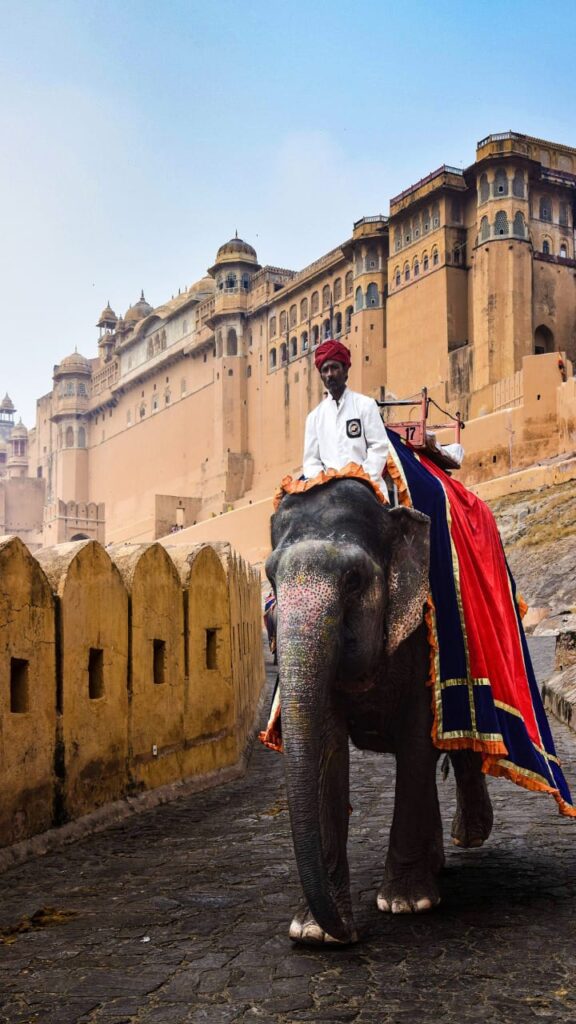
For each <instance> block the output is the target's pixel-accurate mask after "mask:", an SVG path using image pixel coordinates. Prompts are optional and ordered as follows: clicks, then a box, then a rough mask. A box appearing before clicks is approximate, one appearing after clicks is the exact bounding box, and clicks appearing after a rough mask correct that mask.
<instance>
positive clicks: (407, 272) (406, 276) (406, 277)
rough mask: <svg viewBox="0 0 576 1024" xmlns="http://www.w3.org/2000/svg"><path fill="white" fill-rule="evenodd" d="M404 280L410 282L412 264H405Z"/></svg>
mask: <svg viewBox="0 0 576 1024" xmlns="http://www.w3.org/2000/svg"><path fill="white" fill-rule="evenodd" d="M404 280H405V281H409V280H410V264H409V263H405V264H404Z"/></svg>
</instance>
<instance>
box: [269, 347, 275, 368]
mask: <svg viewBox="0 0 576 1024" xmlns="http://www.w3.org/2000/svg"><path fill="white" fill-rule="evenodd" d="M268 366H269V368H270V369H271V370H275V369H276V349H275V348H271V349H270V353H269V355H268Z"/></svg>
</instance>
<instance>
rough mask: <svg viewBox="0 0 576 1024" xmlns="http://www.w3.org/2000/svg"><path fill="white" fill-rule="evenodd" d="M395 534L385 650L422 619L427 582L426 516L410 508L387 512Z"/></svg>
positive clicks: (389, 652)
mask: <svg viewBox="0 0 576 1024" xmlns="http://www.w3.org/2000/svg"><path fill="white" fill-rule="evenodd" d="M389 516H390V519H391V520H394V526H395V531H394V532H395V537H394V541H393V548H392V560H391V562H390V566H389V569H388V599H389V605H388V654H393V652H394V651H395V650H396V648H397V647H399V646H400V644H401V643H402V641H403V640H405V639H406V637H408V636H410V634H411V633H413V632H414V630H415V629H417V627H418V626H419V625H420V623H421V622H422V608H423V606H424V602H425V600H426V598H427V596H428V591H429V589H430V585H429V582H428V570H429V564H430V519H429V517H428V516H425V515H424V514H423V513H422V512H417V511H416V509H412V508H404V507H400V508H395V509H392V510H391V512H389Z"/></svg>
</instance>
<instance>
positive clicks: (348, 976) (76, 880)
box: [0, 725, 576, 1024]
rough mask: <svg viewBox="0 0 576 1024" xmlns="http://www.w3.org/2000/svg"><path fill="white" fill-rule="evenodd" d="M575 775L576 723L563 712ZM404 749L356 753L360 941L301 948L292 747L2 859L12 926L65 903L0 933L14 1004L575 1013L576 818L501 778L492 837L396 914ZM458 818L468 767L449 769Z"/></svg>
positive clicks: (121, 1010) (532, 1017) (482, 1016)
mask: <svg viewBox="0 0 576 1024" xmlns="http://www.w3.org/2000/svg"><path fill="white" fill-rule="evenodd" d="M554 731H555V734H556V736H557V740H558V746H559V748H560V751H561V756H562V757H563V761H564V764H565V768H566V770H567V774H568V775H569V777H570V778H571V780H572V782H573V783H574V780H575V777H576V737H575V736H574V734H573V733H570V732H569V731H568V730H567V729H566V728H565V727H563V726H560V725H558V726H554ZM391 784H392V773H391V760H390V759H387V758H381V757H378V756H377V755H365V754H357V755H355V757H354V763H353V787H352V803H353V805H354V813H353V815H352V821H351V842H350V860H351V869H352V876H353V893H354V900H355V906H356V917H357V923H358V925H359V927H360V929H361V932H362V939H363V941H362V943H361V945H359V946H357V947H355V948H353V949H348V950H338V951H332V952H330V951H318V952H316V951H314V952H311V951H309V950H305V949H304V950H302V949H295V948H293V947H292V945H291V944H290V942H289V940H288V938H287V928H288V923H289V921H290V917H291V912H292V910H293V909H294V908H295V907H296V905H297V903H298V899H299V895H298V893H299V890H298V884H297V878H296V872H295V869H294V866H293V863H292V852H291V847H290V839H289V834H288V816H287V812H286V805H285V799H284V790H283V782H282V760H281V758H280V757H279V756H278V755H275V754H273V753H271V752H269V751H266V750H264V748H262V747H260V746H259V745H258V746H257V748H256V749H255V751H254V755H253V757H252V762H251V765H250V769H249V772H248V775H247V776H246V778H244V779H241V780H239V781H236V782H233V783H231V784H229V785H226V786H224V787H222V788H220V789H218V790H212V791H209V792H205V793H200V794H196V795H193V796H190V797H186V798H184V799H181V800H179V801H177V802H175V803H173V804H170V805H164V806H162V807H158V808H156V809H154V810H151V811H147V812H144V813H142V814H141V815H138V816H136V817H134V818H132V819H130V820H129V821H127V822H124V823H122V824H120V825H117V826H115V827H112V828H110V829H109V830H108V831H107V832H105V833H101V834H99V835H97V836H93V837H92V838H90V839H87V840H84V841H82V842H79V843H77V844H75V845H73V846H69V847H67V848H65V849H64V850H62V851H61V852H59V853H52V854H50V855H47V856H46V857H43V858H41V859H37V860H34V861H29V862H28V863H27V864H24V865H20V866H18V867H16V868H12V869H11V870H10V871H8V872H7V873H6V874H4V875H3V876H2V877H1V878H0V891H1V904H0V931H1V930H2V929H4V930H6V928H7V927H8V926H13V925H16V924H17V923H18V922H19V921H21V920H22V918H23V917H24V915H32V914H33V913H34V912H35V911H37V910H38V909H39V908H42V907H54V908H57V909H58V910H59V911H63V912H70V911H73V912H75V914H74V916H68V917H67V916H66V915H65V914H64V915H63V921H62V922H61V923H53V924H52V925H51V926H46V927H42V928H38V929H34V930H31V931H26V932H20V933H15V935H13V936H12V938H13V939H14V941H12V942H11V943H10V944H3V945H0V992H1V995H0V1021H1V1022H2V1024H25V1022H26V1024H32V1022H34V1024H36V1022H40V1024H135V1022H138V1024H173V1022H174V1024H184V1022H186V1024H228V1022H233V1021H237V1022H245V1024H248V1022H264V1024H296V1022H299V1021H324V1022H340V1021H354V1022H356V1024H404V1022H405V1024H428V1022H434V1024H439V1022H442V1024H444V1022H454V1024H480V1022H482V1024H496V1022H498V1024H520V1022H521V1024H527V1022H528V1024H529V1022H530V1021H539V1020H549V1021H553V1022H559V1021H560V1022H564V1021H566V1022H567V1021H571V1022H574V1021H576V990H575V985H574V978H575V975H576V971H575V966H576V823H572V822H570V821H568V820H566V819H562V818H560V817H559V816H558V815H557V814H556V810H555V804H554V802H553V801H552V800H551V799H550V798H548V797H546V796H539V795H534V794H530V793H525V792H524V791H522V790H520V789H518V788H517V787H515V786H513V785H512V784H511V783H508V782H505V781H500V780H498V781H493V782H491V790H492V796H493V800H494V806H495V815H496V827H495V831H494V835H493V838H492V839H491V840H490V842H489V844H488V845H487V847H486V848H485V849H483V850H479V851H470V852H468V853H462V852H457V851H456V850H452V849H450V850H449V852H448V860H447V869H446V872H445V876H444V885H443V892H444V901H443V903H442V905H441V907H440V908H439V909H438V910H437V911H436V912H434V913H432V914H429V915H422V916H418V917H394V918H390V917H388V916H385V915H382V914H379V913H378V911H377V910H376V907H375V889H376V886H377V884H378V882H379V879H380V872H381V864H382V857H383V851H384V846H385V841H386V835H387V830H388V824H389V821H390V807H391V802H392V790H391ZM440 791H441V799H442V806H443V815H444V820H445V824H446V828H447V829H448V826H449V822H450V818H451V812H452V808H453V779H452V776H450V777H449V779H448V780H447V781H446V782H441V783H440Z"/></svg>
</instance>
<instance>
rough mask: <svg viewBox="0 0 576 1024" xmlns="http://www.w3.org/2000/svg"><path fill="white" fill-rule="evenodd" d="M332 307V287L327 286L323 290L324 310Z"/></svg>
mask: <svg viewBox="0 0 576 1024" xmlns="http://www.w3.org/2000/svg"><path fill="white" fill-rule="evenodd" d="M329 305H330V286H329V285H327V284H325V285H324V287H323V289H322V309H328V306H329Z"/></svg>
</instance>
